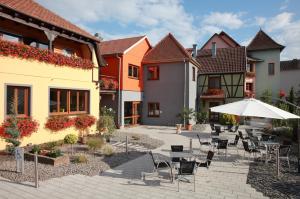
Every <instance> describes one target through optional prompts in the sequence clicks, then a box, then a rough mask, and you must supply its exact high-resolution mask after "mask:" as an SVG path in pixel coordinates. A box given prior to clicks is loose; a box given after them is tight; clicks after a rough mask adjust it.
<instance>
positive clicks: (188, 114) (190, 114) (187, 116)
mask: <svg viewBox="0 0 300 199" xmlns="http://www.w3.org/2000/svg"><path fill="white" fill-rule="evenodd" d="M194 113H195V111H194V109H192V108H184V109H183V110H182V112H181V113H179V114H178V117H180V118H181V120H182V122H183V124H184V125H185V128H186V130H188V131H191V130H192V124H191V123H190V120H192V119H193V118H194Z"/></svg>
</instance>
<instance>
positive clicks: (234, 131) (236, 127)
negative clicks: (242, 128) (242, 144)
mask: <svg viewBox="0 0 300 199" xmlns="http://www.w3.org/2000/svg"><path fill="white" fill-rule="evenodd" d="M238 130H239V125H236V126H235V127H234V130H232V128H231V130H229V132H233V133H236V132H237V131H238Z"/></svg>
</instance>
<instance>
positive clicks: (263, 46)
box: [247, 30, 284, 51]
mask: <svg viewBox="0 0 300 199" xmlns="http://www.w3.org/2000/svg"><path fill="white" fill-rule="evenodd" d="M267 49H280V50H283V49H284V46H283V45H280V44H278V43H277V42H276V41H274V40H273V39H272V38H271V37H270V36H269V35H267V34H266V33H265V32H264V31H262V30H260V31H258V33H257V34H256V35H255V37H254V38H253V40H252V41H251V42H250V44H249V45H248V46H247V50H249V51H253V50H267Z"/></svg>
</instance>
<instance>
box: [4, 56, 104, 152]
mask: <svg viewBox="0 0 300 199" xmlns="http://www.w3.org/2000/svg"><path fill="white" fill-rule="evenodd" d="M93 58H94V59H93V60H95V54H94V52H93ZM94 63H95V62H94ZM94 72H97V71H94ZM6 84H11V85H26V86H30V87H31V116H32V117H33V118H34V119H36V120H37V121H38V122H39V124H40V127H39V129H38V132H37V133H33V134H32V135H31V136H30V137H28V138H24V139H23V140H22V146H24V145H26V144H28V143H32V144H40V143H44V142H49V141H56V140H61V139H63V138H64V136H65V135H66V134H69V133H78V132H77V131H76V130H75V129H73V128H70V129H67V130H64V131H59V132H57V133H52V132H50V131H48V130H46V129H45V128H44V124H45V121H46V118H47V117H48V115H49V94H48V93H49V88H50V87H57V88H69V89H85V90H89V91H90V114H91V115H93V116H95V117H97V118H98V116H99V90H98V89H96V85H95V83H92V71H91V70H88V71H87V70H81V69H74V68H70V67H59V66H54V65H51V64H46V63H42V62H38V61H29V60H24V59H18V58H12V57H1V56H0V122H1V123H2V121H3V120H4V118H5V109H4V107H5V93H4V92H5V86H6ZM93 132H95V125H94V126H93V127H92V128H91V133H93ZM5 145H6V143H5V142H4V140H1V139H0V150H2V149H4V148H5Z"/></svg>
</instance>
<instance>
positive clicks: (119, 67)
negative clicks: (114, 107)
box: [116, 54, 121, 128]
mask: <svg viewBox="0 0 300 199" xmlns="http://www.w3.org/2000/svg"><path fill="white" fill-rule="evenodd" d="M116 57H117V59H118V60H119V62H118V127H119V128H120V126H121V57H120V56H119V54H117V56H116Z"/></svg>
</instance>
